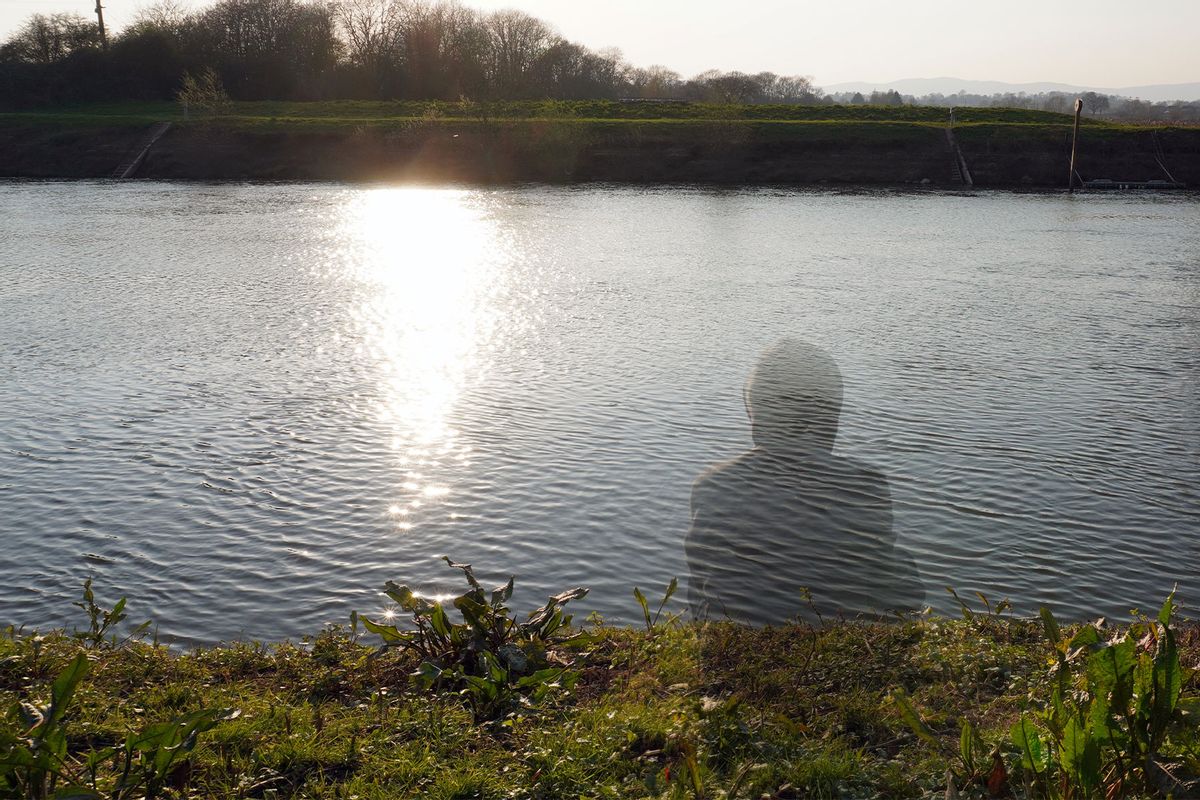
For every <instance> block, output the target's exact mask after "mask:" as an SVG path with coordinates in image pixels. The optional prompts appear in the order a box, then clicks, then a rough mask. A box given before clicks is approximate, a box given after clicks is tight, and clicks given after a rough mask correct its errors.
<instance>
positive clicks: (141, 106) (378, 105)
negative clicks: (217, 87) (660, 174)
mask: <svg viewBox="0 0 1200 800" xmlns="http://www.w3.org/2000/svg"><path fill="white" fill-rule="evenodd" d="M955 115H956V121H957V123H959V124H962V125H970V124H979V123H985V124H993V125H1037V126H1052V127H1056V128H1057V127H1062V126H1067V125H1070V124H1071V117H1070V116H1069V115H1066V114H1056V113H1052V112H1046V111H1029V110H1023V109H1004V108H961V109H957V110H956V112H955ZM0 120H10V121H26V122H32V123H42V124H59V125H105V124H107V125H112V124H149V123H151V122H156V121H160V120H172V121H177V122H179V121H182V120H183V115H182V110H181V108H180V107H179V106H178V105H177V104H175V103H118V104H98V105H87V106H80V107H75V108H50V109H39V110H33V111H23V112H11V113H4V114H0ZM516 121H520V122H531V121H536V122H549V121H553V122H560V123H569V122H575V123H597V122H614V121H620V122H626V123H635V122H636V123H640V124H656V125H663V124H672V123H674V124H681V123H682V124H689V123H690V124H695V123H714V122H716V123H723V124H737V123H758V124H763V123H793V124H795V123H813V122H822V123H824V122H830V121H837V122H842V123H853V124H859V123H889V124H899V123H906V124H924V125H934V126H939V127H940V126H944V125H945V124H946V123H947V121H948V111H947V109H943V108H935V107H930V106H796V105H713V104H705V103H620V102H612V101H525V102H500V103H477V102H458V103H452V102H441V101H430V102H416V101H397V102H380V101H349V100H339V101H320V102H282V101H273V102H237V103H232V104H230V107H229V109H228V111H227V112H226V113H225V114H223V115H222V116H221V117H220V118H219V122H220V123H221V124H222V125H234V126H251V127H253V126H261V125H275V126H283V125H295V126H304V127H312V126H314V125H319V126H322V127H327V128H337V127H345V126H363V125H372V126H376V125H385V126H402V125H410V124H414V123H422V124H437V123H455V124H462V123H464V122H465V123H476V124H482V123H488V124H496V123H503V122H516ZM1084 124H1085V125H1087V126H1089V127H1102V128H1103V127H1108V128H1123V127H1126V126H1121V125H1117V124H1115V123H1108V122H1103V121H1098V120H1093V119H1085V120H1084Z"/></svg>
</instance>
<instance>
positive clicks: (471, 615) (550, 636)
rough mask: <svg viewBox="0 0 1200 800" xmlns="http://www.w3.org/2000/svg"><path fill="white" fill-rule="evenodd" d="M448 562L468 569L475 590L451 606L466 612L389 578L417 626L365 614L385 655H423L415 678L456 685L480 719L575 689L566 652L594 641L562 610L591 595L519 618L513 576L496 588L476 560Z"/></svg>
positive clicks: (389, 590) (560, 598)
mask: <svg viewBox="0 0 1200 800" xmlns="http://www.w3.org/2000/svg"><path fill="white" fill-rule="evenodd" d="M444 558H445V561H446V563H447V564H448V565H449V566H451V567H453V568H455V569H458V570H461V571H462V573H463V576H464V577H465V578H466V581H467V584H468V585H469V587H470V588H469V589H468V590H467V591H466V592H465V593H463V594H461V595H459V596H458V597H456V598H455V599H454V601H453V602H452V604H451V605H453V607H454V608H455V609H457V610H458V612H459V613H460V614H461V616H462V622H455V621H454V620H452V619H451V617H450V615H449V614H447V613H446V609H445V607H444V606H443V605H442V604H441V603H438V602H433V601H430V600H427V599H426V598H424V597H421V596H420V595H419V594H417V593H416V592H415V591H413V590H412V589H411V588H409V587H408V586H402V585H399V584H397V583H394V582H392V581H388V583H387V586H386V587H385V589H384V591H385V593H386V594H387V596H388V597H390V598H391V599H392V600H393V601H395V602H396V603H397V604H398V605H399V606H400V608H401V609H403V610H404V611H405V612H407V613H408V614H410V615H411V617H412V623H413V626H414V628H415V629H410V630H401V629H399V628H398V627H396V626H395V625H384V624H382V623H379V622H375V621H373V620H370V619H367V618H366V617H360V619H361V620H362V623H363V625H364V626H365V627H366V628H367V630H369V631H371V632H372V633H375V634H377V635H379V636H380V637H381V638H382V639H383V644H382V646H381V647H380V652H382V651H385V650H388V649H390V648H395V647H398V648H402V649H405V650H408V651H410V652H413V653H415V654H416V655H417V656H418V657H419V658H420V661H421V663H420V667H419V668H418V669H417V671H416V672H415V673H414V674H413V676H412V678H413V682H414V683H415V684H416V685H417V686H418V687H420V688H422V689H429V690H434V691H438V690H449V691H453V692H458V693H460V694H462V695H463V696H465V697H466V699H467V701H468V702H469V704H470V706H471V710H472V713H473V715H474V716H475V718H476V719H477V720H495V719H499V718H502V717H507V716H509V715H510V714H512V713H514V712H516V711H518V710H519V709H521V708H523V707H525V706H529V705H532V704H535V703H537V702H539V701H541V700H543V699H545V698H546V697H547V696H548V695H550V694H551V693H553V692H554V691H556V690H559V689H568V690H569V689H570V688H571V687H572V686H573V685H574V683H575V681H576V679H577V678H578V673H576V672H575V671H574V670H572V669H571V668H572V667H573V666H574V665H575V661H574V659H569V658H568V657H567V656H565V655H564V653H565V652H566V651H567V650H570V649H574V648H579V647H582V646H585V645H586V644H588V643H589V642H590V641H592V638H591V637H590V636H589V635H587V634H584V633H579V632H574V631H572V630H571V629H570V624H571V617H570V616H569V615H565V614H564V612H563V607H564V606H565V605H566V604H567V603H568V602H570V601H571V600H576V599H579V598H581V597H583V596H585V595H586V594H587V589H582V588H576V589H571V590H568V591H566V592H562V593H561V594H557V595H555V596H553V597H551V598H550V599H549V601H547V603H546V604H545V605H544V606H542V607H541V608H539V609H537V610H536V611H534V612H533V613H531V614H530V615H529V617H528V619H527V620H526V621H525V622H518V621H517V620H516V619H515V618H514V617H513V616H512V613H511V611H510V609H509V608H508V605H507V603H508V601H509V599H510V598H511V597H512V593H513V580H512V579H511V578H510V579H509V581H508V583H507V584H506V585H504V586H501V587H498V588H496V589H494V590H493V591H492V592H491V595H490V597H489V596H488V595H487V594H486V593H485V592H484V590H483V587H482V586H481V585H480V584H479V581H478V580H477V579H476V578H475V573H474V571H473V570H472V568H471V565H470V564H456V563H454V562H453V561H451V560H450V559H449V558H448V557H444Z"/></svg>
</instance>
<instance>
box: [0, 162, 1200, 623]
mask: <svg viewBox="0 0 1200 800" xmlns="http://www.w3.org/2000/svg"><path fill="white" fill-rule="evenodd" d="M0 220H2V222H0V230H2V232H3V236H2V237H0V542H2V543H3V550H2V551H0V574H2V575H3V576H4V581H3V583H0V620H2V621H4V622H13V623H18V624H20V623H23V624H27V625H30V626H46V625H51V624H64V623H75V622H77V621H78V620H79V612H78V611H77V610H76V609H73V608H71V606H70V601H71V600H72V599H74V596H75V595H76V594H77V592H78V585H79V583H80V582H81V581H82V579H83V578H84V577H86V576H88V575H94V576H95V580H96V586H97V589H98V592H99V594H100V596H101V598H108V599H113V598H115V596H116V595H117V594H118V593H124V594H128V595H129V597H130V601H129V605H130V608H131V610H132V611H133V613H134V615H141V616H143V617H147V616H152V617H153V618H154V619H155V620H156V621H157V622H158V623H159V626H160V630H161V632H162V634H163V635H164V636H166V637H170V638H176V639H178V640H180V641H184V642H206V641H215V640H219V639H229V638H234V637H263V638H267V639H280V638H283V637H285V636H297V635H299V634H302V633H305V632H313V631H315V630H316V629H318V628H319V626H320V625H321V624H322V623H324V622H328V621H344V620H345V619H346V617H347V615H348V613H349V612H350V610H351V609H358V610H359V611H364V612H366V611H381V610H382V609H383V608H384V605H385V604H384V599H383V598H382V597H381V596H380V594H379V592H378V589H379V587H380V586H381V585H382V583H383V582H384V581H385V580H387V579H389V578H392V579H397V580H403V581H409V582H413V583H416V584H419V585H420V586H422V587H423V588H424V589H425V590H426V591H428V592H430V593H438V592H442V591H449V590H451V589H453V588H455V587H456V585H457V581H456V579H455V575H454V573H453V572H452V571H450V570H448V569H447V568H446V567H445V566H444V565H443V564H440V563H439V562H438V561H437V557H438V556H440V555H442V554H449V555H452V556H453V557H454V558H456V559H458V560H463V561H470V562H473V563H474V564H475V565H476V567H477V568H478V569H479V571H480V572H481V573H482V574H483V575H484V576H485V577H487V578H488V579H489V580H493V581H499V580H500V579H503V578H505V577H507V575H508V574H510V573H511V574H515V575H516V579H517V586H518V597H517V600H518V602H519V603H520V604H521V605H523V606H526V607H528V606H529V605H530V604H532V603H533V602H534V601H536V600H538V599H539V598H540V597H543V596H545V595H546V594H547V593H549V592H553V591H558V590H560V589H564V588H567V587H569V586H574V585H580V584H581V585H586V586H590V587H591V588H592V594H591V596H590V597H589V598H588V599H587V600H586V601H584V602H583V603H582V604H581V609H582V610H584V611H587V610H590V609H595V610H598V611H600V612H601V613H603V614H605V615H606V616H607V617H608V618H611V619H617V620H626V621H629V620H633V619H635V618H636V617H637V615H638V614H639V613H640V612H639V611H638V610H637V608H636V606H635V605H634V601H633V598H632V595H631V590H632V587H633V586H634V585H638V586H641V587H642V588H643V589H646V590H648V593H654V592H657V591H660V590H661V587H663V586H665V584H666V583H667V581H668V580H669V579H670V577H671V576H673V575H679V576H680V577H681V579H686V577H687V574H688V572H687V564H686V562H685V560H684V556H683V544H682V543H683V537H684V534H685V533H686V532H687V530H688V525H689V495H690V492H691V485H692V482H693V480H694V479H695V478H696V477H697V475H699V474H700V473H701V472H702V471H703V470H704V469H705V467H706V466H707V465H709V464H712V463H714V462H717V461H720V460H723V459H728V458H732V457H734V456H737V455H738V454H739V453H742V452H744V451H745V450H746V448H747V447H749V446H750V435H749V427H748V424H747V421H746V416H745V409H744V405H743V385H744V383H745V380H746V377H747V374H748V373H749V371H750V369H751V367H752V366H753V364H754V362H755V359H756V358H757V357H758V355H759V353H761V352H762V351H763V349H764V348H766V347H767V346H769V345H771V344H772V343H774V342H776V341H778V340H779V339H780V338H781V337H784V336H793V337H798V338H800V339H802V340H804V341H806V342H810V343H812V344H814V345H816V346H818V347H820V348H822V349H823V350H824V351H826V352H828V353H829V354H830V355H831V356H832V358H833V359H835V360H836V362H837V364H838V366H839V368H840V370H841V372H842V374H843V376H844V381H845V389H844V395H845V400H844V411H843V415H842V420H841V429H840V433H839V436H838V440H837V452H838V453H839V454H842V455H846V456H850V457H853V458H856V459H859V460H860V461H862V462H865V463H868V464H870V465H873V467H874V468H875V469H877V470H878V471H879V472H881V473H883V474H884V475H885V476H886V478H887V480H888V482H889V483H890V487H891V493H892V498H893V514H894V531H895V534H896V536H897V541H898V543H899V544H900V545H901V546H902V547H903V548H905V549H906V550H907V551H908V552H910V553H911V554H912V556H913V558H914V560H915V562H916V565H917V567H918V569H919V571H920V575H921V581H922V582H923V583H924V585H925V587H926V589H927V600H928V602H930V603H931V604H932V605H933V606H934V607H935V608H938V609H942V610H948V609H951V608H952V607H953V602H952V601H951V600H950V598H949V597H948V595H946V593H945V592H944V589H943V587H944V586H946V585H953V586H955V587H956V588H957V589H958V590H959V593H960V594H962V595H964V596H966V595H969V594H970V593H971V592H972V591H974V590H980V591H984V592H985V593H987V594H988V595H989V597H992V598H999V597H1008V598H1010V599H1011V600H1012V601H1013V602H1014V604H1015V606H1016V608H1017V609H1018V610H1019V611H1023V612H1028V611H1032V610H1034V609H1035V608H1036V607H1037V605H1038V604H1041V603H1050V604H1051V605H1052V606H1053V607H1054V608H1056V609H1057V610H1058V611H1059V612H1060V613H1061V614H1062V615H1063V616H1067V617H1082V616H1085V615H1092V614H1109V615H1121V614H1124V613H1126V612H1127V611H1128V609H1129V608H1130V607H1132V606H1143V607H1145V606H1149V605H1151V604H1155V603H1157V602H1160V601H1161V599H1162V598H1163V597H1164V596H1165V594H1166V592H1168V591H1169V590H1170V588H1171V586H1172V585H1173V584H1174V583H1175V582H1178V583H1179V585H1180V591H1181V595H1182V596H1183V598H1184V599H1185V601H1188V600H1190V601H1191V602H1193V603H1197V602H1200V545H1198V542H1200V536H1198V534H1200V488H1198V487H1200V391H1198V388H1197V387H1198V385H1200V382H1198V378H1200V200H1198V199H1197V198H1196V197H1195V196H1183V195H1172V196H1166V195H1162V196H1158V195H1145V196H1126V195H1105V196H1080V197H1066V196H1060V195H1022V194H1010V193H978V194H974V195H960V194H939V193H916V194H912V193H909V194H905V193H891V192H873V193H865V192H849V193H842V192H832V191H829V192H803V191H795V192H792V191H777V190H769V189H762V190H752V191H726V190H722V191H708V190H702V189H679V188H664V189H655V190H646V189H633V188H605V187H587V188H545V187H528V188H516V189H506V190H465V189H452V188H447V189H442V188H411V187H410V188H401V187H384V186H378V187H345V186H337V185H297V184H288V185H215V186H214V185H184V184H162V183H142V182H130V183H49V184H44V183H20V182H9V183H2V184H0Z"/></svg>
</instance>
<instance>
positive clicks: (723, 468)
mask: <svg viewBox="0 0 1200 800" xmlns="http://www.w3.org/2000/svg"><path fill="white" fill-rule="evenodd" d="M753 458H754V451H753V450H751V451H748V452H745V453H742V454H741V455H739V456H736V457H734V458H731V459H729V460H728V461H721V462H718V463H716V464H711V465H710V466H709V467H708V468H707V469H705V470H704V471H703V472H701V473H700V474H699V475H698V476H696V480H694V481H692V493H693V494H695V493H696V492H697V491H702V492H703V491H707V490H712V489H717V488H720V487H722V486H726V485H728V484H730V483H735V482H737V481H738V480H740V479H741V476H742V475H744V474H746V473H748V472H751V471H753V470H752V467H751V465H750V462H751V461H752V459H753Z"/></svg>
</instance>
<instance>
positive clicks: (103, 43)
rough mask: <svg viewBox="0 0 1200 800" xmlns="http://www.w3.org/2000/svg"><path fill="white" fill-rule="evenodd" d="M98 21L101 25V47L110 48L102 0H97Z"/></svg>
mask: <svg viewBox="0 0 1200 800" xmlns="http://www.w3.org/2000/svg"><path fill="white" fill-rule="evenodd" d="M96 21H97V22H98V23H99V25H100V47H102V48H104V49H105V50H107V49H108V34H107V33H105V31H104V6H102V5H100V0H96Z"/></svg>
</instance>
